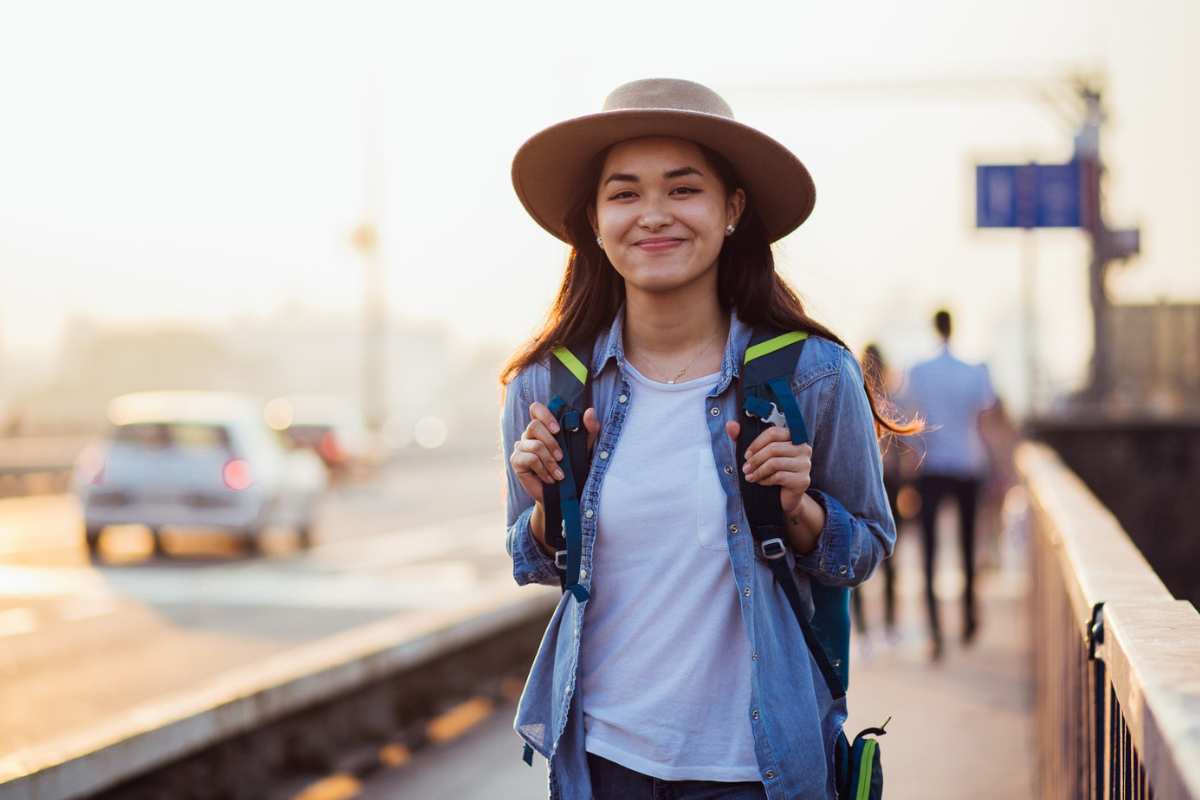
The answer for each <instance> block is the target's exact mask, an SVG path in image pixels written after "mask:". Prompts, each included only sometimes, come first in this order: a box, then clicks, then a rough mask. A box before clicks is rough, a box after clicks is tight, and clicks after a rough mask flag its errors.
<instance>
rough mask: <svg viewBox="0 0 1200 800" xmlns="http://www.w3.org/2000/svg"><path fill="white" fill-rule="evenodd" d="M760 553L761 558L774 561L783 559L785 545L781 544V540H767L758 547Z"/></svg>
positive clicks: (785, 549)
mask: <svg viewBox="0 0 1200 800" xmlns="http://www.w3.org/2000/svg"><path fill="white" fill-rule="evenodd" d="M758 548H759V550H760V551H762V554H763V558H766V559H769V560H771V561H774V560H775V559H777V558H783V557H784V555H785V554H786V553H787V545H785V544H784V543H783V539H779V538H775V539H767V540H766V541H765V542H762V543H760V544H759V546H758Z"/></svg>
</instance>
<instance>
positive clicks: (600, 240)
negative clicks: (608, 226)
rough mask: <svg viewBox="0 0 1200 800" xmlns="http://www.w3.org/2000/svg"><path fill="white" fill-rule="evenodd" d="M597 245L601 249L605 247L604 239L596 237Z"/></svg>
mask: <svg viewBox="0 0 1200 800" xmlns="http://www.w3.org/2000/svg"><path fill="white" fill-rule="evenodd" d="M596 244H597V245H599V246H600V247H604V239H602V238H601V237H599V236H597V237H596Z"/></svg>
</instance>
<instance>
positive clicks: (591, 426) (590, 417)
mask: <svg viewBox="0 0 1200 800" xmlns="http://www.w3.org/2000/svg"><path fill="white" fill-rule="evenodd" d="M583 427H584V428H586V429H587V435H588V437H587V446H588V450H591V449H592V448H593V447H595V446H596V439H598V438H600V417H599V416H598V415H597V414H596V409H595V408H589V409H588V410H587V411H584V412H583Z"/></svg>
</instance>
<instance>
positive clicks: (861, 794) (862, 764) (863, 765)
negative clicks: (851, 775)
mask: <svg viewBox="0 0 1200 800" xmlns="http://www.w3.org/2000/svg"><path fill="white" fill-rule="evenodd" d="M876 747H877V742H876V741H875V740H874V739H867V740H866V741H865V742H863V752H862V758H860V759H859V760H858V790H857V791H856V792H855V793H854V800H870V798H871V773H872V772H873V771H874V770H873V768H872V767H873V765H872V763H871V762H872V761H874V760H875V748H876Z"/></svg>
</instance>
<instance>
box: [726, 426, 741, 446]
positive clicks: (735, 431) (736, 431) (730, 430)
mask: <svg viewBox="0 0 1200 800" xmlns="http://www.w3.org/2000/svg"><path fill="white" fill-rule="evenodd" d="M741 432H742V424H741V423H740V422H734V421H733V420H730V421H729V422H726V423H725V433H726V434H728V435H729V438H730V439H732V440H733V443H734V444H737V440H738V436H739V435H740V434H741Z"/></svg>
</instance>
